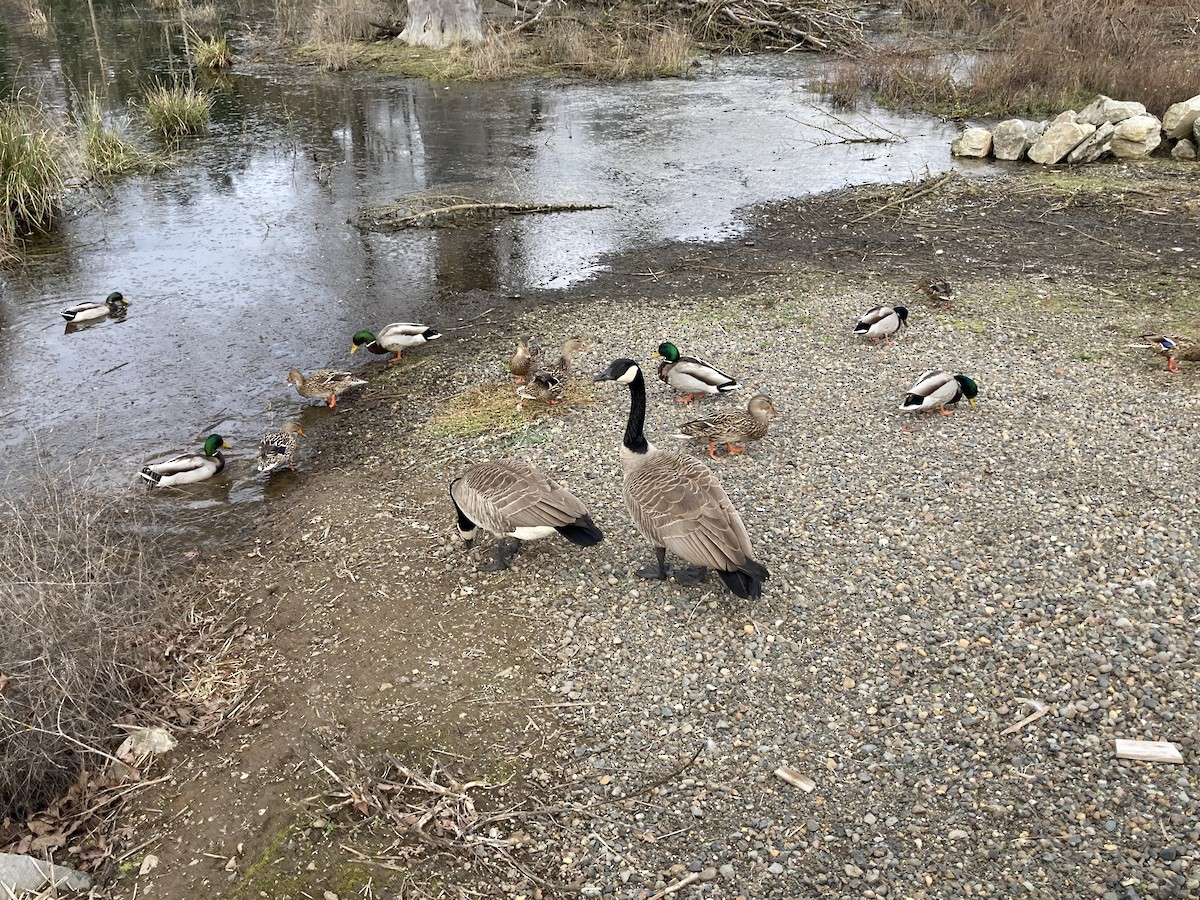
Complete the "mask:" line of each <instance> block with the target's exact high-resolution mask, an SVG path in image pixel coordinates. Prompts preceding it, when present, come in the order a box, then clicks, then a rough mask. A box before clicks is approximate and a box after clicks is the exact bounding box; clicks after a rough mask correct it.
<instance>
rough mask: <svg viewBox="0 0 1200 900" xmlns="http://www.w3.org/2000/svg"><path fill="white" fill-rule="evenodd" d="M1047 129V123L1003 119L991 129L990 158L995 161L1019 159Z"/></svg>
mask: <svg viewBox="0 0 1200 900" xmlns="http://www.w3.org/2000/svg"><path fill="white" fill-rule="evenodd" d="M1048 127H1049V124H1048V123H1047V122H1030V121H1029V120H1028V119H1005V120H1004V121H1003V122H1001V123H1000V124H999V125H997V126H996V127H995V128H994V129H992V156H994V157H996V159H1020V158H1021V157H1022V156H1024V155H1025V151H1026V150H1028V149H1029V148H1030V147H1032V146H1033V143H1034V141H1036V140H1037V139H1038V138H1039V137H1041V135H1042V132H1044V131H1045V130H1046V129H1047V128H1048Z"/></svg>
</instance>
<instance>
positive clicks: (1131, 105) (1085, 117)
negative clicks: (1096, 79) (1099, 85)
mask: <svg viewBox="0 0 1200 900" xmlns="http://www.w3.org/2000/svg"><path fill="white" fill-rule="evenodd" d="M1145 114H1146V107H1145V106H1144V105H1143V104H1141V103H1137V102H1135V101H1133V100H1114V99H1113V98H1112V97H1106V96H1104V95H1103V94H1100V95H1099V96H1098V97H1097V98H1096V99H1095V100H1093V101H1092V102H1091V103H1089V104H1088V105H1087V106H1085V107H1084V108H1083V109H1081V110H1080V111H1079V121H1081V122H1087V123H1088V124H1089V125H1095V126H1096V127H1100V126H1101V125H1103V124H1104V123H1105V122H1111V123H1112V124H1114V125H1115V124H1116V123H1117V122H1124V121H1125V120H1126V119H1132V118H1133V117H1134V116H1144V115H1145Z"/></svg>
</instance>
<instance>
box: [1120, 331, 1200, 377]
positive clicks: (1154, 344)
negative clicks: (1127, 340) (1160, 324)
mask: <svg viewBox="0 0 1200 900" xmlns="http://www.w3.org/2000/svg"><path fill="white" fill-rule="evenodd" d="M1138 340H1142V341H1145V342H1146V343H1144V344H1131V345H1130V346H1132V347H1137V348H1139V349H1147V350H1153V351H1154V352H1155V353H1161V354H1162V355H1163V356H1165V357H1166V358H1167V371H1168V372H1175V373H1178V372H1179V361H1180V360H1183V361H1184V362H1200V340H1197V339H1195V338H1188V337H1182V336H1180V335H1166V334H1143V335H1142V336H1141V337H1139V338H1138Z"/></svg>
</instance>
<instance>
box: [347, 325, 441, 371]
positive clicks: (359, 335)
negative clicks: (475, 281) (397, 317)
mask: <svg viewBox="0 0 1200 900" xmlns="http://www.w3.org/2000/svg"><path fill="white" fill-rule="evenodd" d="M441 336H442V335H441V333H440V332H439V331H437V330H436V329H433V328H430V327H429V326H428V325H422V324H421V323H420V322H393V323H392V324H391V325H384V326H383V327H382V328H380V329H379V331H378V333H376V332H372V331H366V330H363V331H356V332H355V333H354V337H353V338H352V343H351V344H350V355H351V356H353V355H354V354H355V353H357V352H358V348H359V347H366V348H367V349H368V350H370V351H371V352H372V353H395V354H396V355H395V356H393V357H392V358H391V359H389V360H388V362H389V363H394V362H399V361H400V357H401V355H403V353H404V351H405V350H407V349H408V348H409V347H419V346H420V345H421V344H427V343H429V341H436V340H437V339H438V338H440V337H441Z"/></svg>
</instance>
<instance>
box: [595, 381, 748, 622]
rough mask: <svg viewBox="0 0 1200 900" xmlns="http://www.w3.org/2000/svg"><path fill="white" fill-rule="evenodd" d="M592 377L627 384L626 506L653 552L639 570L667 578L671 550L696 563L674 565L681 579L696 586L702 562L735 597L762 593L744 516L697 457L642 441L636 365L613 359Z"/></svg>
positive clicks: (641, 389) (642, 388) (641, 388)
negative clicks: (650, 560) (654, 557)
mask: <svg viewBox="0 0 1200 900" xmlns="http://www.w3.org/2000/svg"><path fill="white" fill-rule="evenodd" d="M594 380H595V381H615V382H617V383H618V384H623V385H625V386H626V387H628V388H629V398H630V400H629V419H628V421H627V422H626V425H625V437H624V440H623V441H622V443H621V470H622V471H623V472H624V476H625V489H624V493H625V505H626V506H627V507H628V508H629V513H630V515H631V516H632V517H633V522H634V525H636V526H637V529H638V531H640V532H641V533H642V536H643V537H645V538H646V540H648V541H649V542H650V544H651V546H653V547H654V552H655V554H656V557H657V559H656V561H655V562H654V563H651V564H650V565H648V566H645V567H644V568H642V569H639V570H638V572H637V574H638V575H639V576H641V577H643V578H657V579H660V580H661V579H665V578H666V577H667V567H666V554H667V551H668V550H670V551H671V552H672V553H674V554H675V555H676V556H678V557H680V558H682V559H683V560H685V561H686V562H689V563H691V564H692V565H693V566H694V567H695V568H688V569H682V570H680V569H676V570H675V573H674V574H675V580H676V581H677V582H679V583H680V584H695V583H696V582H698V581H699V580H700V579H701V578H703V577H704V570H705V568H706V567H707V568H712V569H716V571H717V574H718V575H719V576H720V578H721V580H722V581H723V582H725V586H726V587H727V588H729V590H730V591H732V592H733V593H734V594H736V595H737V596H738V597H743V598H756V597H760V596H762V583H763V581H764V580H766V578H767V575H768V572H767V569H766V567H765V566H763V565H762V564H761V563H759V562H757V561H755V559H754V549H753V548H752V547H751V546H750V536H749V535H748V534H747V533H746V526H745V525H743V524H742V517H741V516H739V515H738V512H737V510H736V509H734V508H733V504H732V503H730V502H729V497H728V495H726V493H725V490H724V489H723V488H722V487H721V483H720V482H719V481H718V480H717V478H716V476H715V475H713V473H712V472H710V471H709V470H708V467H707V466H705V465H704V464H703V463H701V462H700V461H699V460H697V459H693V458H692V457H688V456H682V455H681V454H679V453H675V452H673V451H670V450H659V449H658V448H656V447H654V446H652V445H651V444H650V443H649V442H648V441H647V440H646V435H645V433H644V430H643V429H644V428H645V424H646V380H645V378H643V377H642V370H641V369H640V368H638V365H637V363H635V362H634V361H633V360H632V359H617V360H614V361H613V362H611V363H609V365H608V368H606V369H605V370H604V371H603V372H601V373H600V374H599V375H597V376H596V377H595V379H594Z"/></svg>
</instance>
